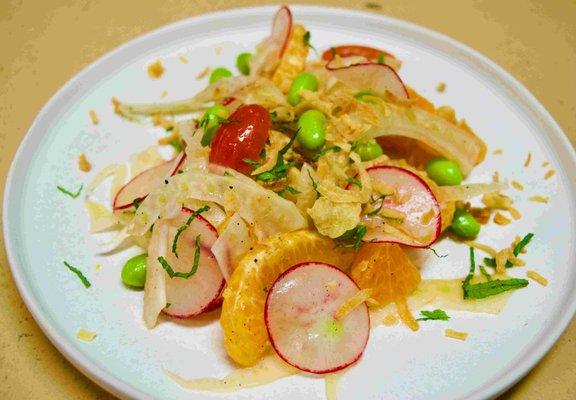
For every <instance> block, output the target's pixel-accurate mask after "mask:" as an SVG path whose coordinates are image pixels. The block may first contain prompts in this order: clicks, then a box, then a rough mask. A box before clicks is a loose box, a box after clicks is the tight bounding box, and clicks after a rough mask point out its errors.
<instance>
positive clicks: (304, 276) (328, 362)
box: [264, 262, 370, 374]
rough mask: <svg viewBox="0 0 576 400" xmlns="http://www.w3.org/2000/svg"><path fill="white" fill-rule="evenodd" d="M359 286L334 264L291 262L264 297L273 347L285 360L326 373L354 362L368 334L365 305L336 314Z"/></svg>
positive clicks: (297, 365) (363, 346)
mask: <svg viewBox="0 0 576 400" xmlns="http://www.w3.org/2000/svg"><path fill="white" fill-rule="evenodd" d="M358 290H359V288H358V286H357V285H356V284H355V283H354V281H353V280H352V279H351V278H350V277H349V276H348V275H346V274H345V273H344V272H342V271H341V270H339V269H338V268H336V267H334V266H332V265H328V264H323V263H317V262H308V263H302V264H298V265H295V266H293V267H291V268H290V269H288V270H287V271H285V272H284V273H283V274H282V275H280V276H279V277H278V279H277V280H276V282H274V284H273V285H272V288H271V289H270V290H269V292H268V297H267V298H266V306H265V311H264V318H265V321H266V328H267V329H268V335H269V337H270V342H271V343H272V346H273V347H274V349H275V350H276V352H277V353H278V355H279V356H280V357H281V358H282V359H283V360H284V361H286V362H287V363H288V364H290V365H292V366H294V367H296V368H298V369H300V370H302V371H307V372H312V373H314V374H325V373H328V372H334V371H338V370H341V369H343V368H345V367H347V366H348V365H350V364H353V363H354V362H356V361H357V360H358V359H359V358H360V356H361V355H362V353H363V352H364V348H365V347H366V343H367V342H368V336H369V335H370V317H369V315H368V308H367V307H366V304H361V305H360V306H358V307H357V308H355V309H354V310H352V311H351V312H350V313H349V314H348V315H346V317H344V318H343V319H342V320H338V319H336V317H335V314H336V312H337V311H338V309H339V308H340V306H342V304H343V303H344V302H345V301H346V300H348V299H349V298H351V297H352V296H354V295H355V294H356V293H357V292H358Z"/></svg>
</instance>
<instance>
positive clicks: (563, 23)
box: [0, 0, 576, 400]
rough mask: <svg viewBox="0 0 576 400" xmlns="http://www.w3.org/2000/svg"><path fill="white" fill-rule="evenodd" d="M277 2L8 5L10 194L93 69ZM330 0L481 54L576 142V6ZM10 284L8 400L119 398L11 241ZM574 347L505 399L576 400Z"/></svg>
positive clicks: (2, 80) (4, 334)
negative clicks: (37, 298) (32, 137)
mask: <svg viewBox="0 0 576 400" xmlns="http://www.w3.org/2000/svg"><path fill="white" fill-rule="evenodd" d="M271 3H275V2H258V1H249V0H248V1H246V0H228V1H225V0H210V1H207V0H196V1H189V0H162V1H157V0H154V1H153V0H138V1H136V0H129V1H128V0H126V1H118V0H99V1H93V0H45V1H41V2H40V1H32V0H28V1H26V0H12V1H9V0H2V3H1V4H0V38H2V46H1V47H2V51H1V52H0V115H1V117H0V179H1V181H0V198H2V196H3V192H4V181H5V179H6V173H7V171H8V168H9V166H10V162H11V161H12V158H13V156H14V153H15V152H16V149H17V148H18V145H19V143H20V141H21V140H22V138H23V136H24V134H25V133H26V130H27V129H28V127H29V125H30V124H31V123H32V121H33V119H34V117H35V115H36V114H37V113H38V111H39V110H40V108H41V107H42V105H43V104H44V103H45V102H46V101H47V100H48V99H49V98H50V97H51V96H52V95H53V94H54V92H55V91H56V90H57V89H58V88H59V87H60V86H61V85H62V84H64V83H65V82H66V81H67V80H68V79H70V77H72V76H73V75H74V74H75V73H77V72H78V71H79V70H81V69H82V68H83V67H84V66H86V65H87V64H88V63H90V62H92V61H94V60H96V59H98V58H99V57H100V56H101V55H102V54H104V53H106V52H107V51H108V50H110V49H112V48H114V47H116V46H118V45H119V44H122V43H124V42H126V41H128V40H130V39H132V38H134V37H135V36H138V35H139V34H141V33H144V32H148V31H150V30H152V29H155V28H158V27H160V26H162V25H164V24H167V23H170V22H173V21H176V20H179V19H183V18H186V17H189V16H192V15H197V14H201V13H204V12H209V11H216V10H224V9H228V8H231V7H242V6H251V5H252V6H253V5H262V4H271ZM294 3H303V4H313V3H319V2H318V1H317V2H309V1H298V2H294ZM321 3H322V4H324V5H330V6H341V7H344V6H346V7H353V8H357V9H362V10H366V11H370V12H373V13H377V14H383V15H388V16H391V17H395V18H400V19H404V20H407V21H410V22H414V23H417V24H420V25H422V26H425V27H428V28H431V29H433V30H436V31H438V32H442V33H444V34H446V35H448V36H451V37H453V38H455V39H456V40H459V41H461V42H463V43H465V44H467V45H469V46H471V47H473V48H474V49H476V50H478V51H480V52H481V53H483V54H485V55H487V56H488V57H489V58H491V59H492V60H494V61H495V62H496V63H498V64H500V65H501V66H503V67H504V68H505V69H506V70H508V71H510V72H511V73H512V74H513V75H514V76H515V77H516V78H517V79H519V80H520V81H521V82H522V83H523V84H524V85H525V86H527V87H528V89H529V90H530V91H531V92H532V93H534V94H535V95H536V97H537V98H538V99H539V100H540V101H541V102H542V103H543V104H544V106H545V107H546V108H547V109H548V110H549V111H550V112H551V113H552V116H553V117H554V118H555V119H556V121H558V123H559V124H560V126H561V127H562V129H563V130H564V132H565V133H566V135H567V136H568V138H569V139H570V141H571V142H572V144H573V145H574V144H576V101H575V100H576V94H575V93H576V78H575V77H574V73H575V72H576V1H574V0H555V1H550V2H544V1H540V0H531V1H530V0H525V1H516V0H512V1H511V0H509V1H506V2H499V1H494V0H492V1H490V0H459V1H447V0H436V1H424V0H419V1H415V0H414V1H407V0H385V1H384V0H369V1H366V0H362V1H357V2H350V1H344V0H332V1H324V2H321ZM455 16H458V17H457V18H456V17H455ZM0 288H1V293H2V295H1V296H0V309H1V310H2V312H1V313H0V382H1V383H0V395H2V396H1V397H2V398H10V399H12V398H18V399H23V398H27V399H28V398H34V399H52V398H74V399H109V398H113V397H112V396H111V395H110V394H108V393H106V392H105V391H104V390H102V389H100V388H99V387H98V386H97V385H95V384H94V383H92V382H91V381H90V380H89V379H88V378H86V377H84V376H83V375H82V374H81V373H80V372H79V371H77V370H76V369H75V368H74V367H73V366H72V365H71V364H69V363H68V362H67V361H66V360H65V359H64V358H63V356H62V355H60V354H59V353H58V351H57V350H56V349H55V348H54V347H53V346H52V345H51V344H50V342H49V341H48V339H47V338H46V337H45V336H44V335H43V333H42V331H41V330H40V329H39V328H38V326H37V325H36V323H35V321H34V319H33V318H32V316H31V315H30V313H29V312H28V310H27V309H26V306H25V305H24V303H23V302H22V300H21V298H20V296H19V295H18V292H17V290H16V287H15V285H14V282H13V280H12V277H11V275H10V272H9V269H8V262H7V260H6V253H5V250H4V242H3V238H2V237H1V236H0ZM575 340H576V320H574V321H572V323H571V324H570V326H569V327H568V329H567V330H566V332H565V333H564V334H563V335H562V337H561V338H560V340H559V341H558V342H557V343H556V345H555V346H554V347H553V349H552V350H551V351H550V353H549V354H548V355H547V356H546V357H545V358H544V359H543V360H542V361H541V362H540V363H539V364H538V366H536V368H534V370H533V371H532V372H530V374H529V375H528V376H527V377H526V378H524V379H523V380H522V381H520V382H519V383H518V384H517V385H516V386H515V387H513V388H512V389H511V390H509V391H508V392H507V393H506V394H504V395H503V396H502V398H504V399H526V400H529V399H542V398H554V399H558V400H561V399H574V398H576V345H575V343H574V341H575Z"/></svg>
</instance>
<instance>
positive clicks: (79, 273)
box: [64, 261, 92, 288]
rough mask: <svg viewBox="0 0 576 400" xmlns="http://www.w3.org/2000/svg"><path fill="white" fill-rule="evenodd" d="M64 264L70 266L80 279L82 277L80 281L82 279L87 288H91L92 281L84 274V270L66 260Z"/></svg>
mask: <svg viewBox="0 0 576 400" xmlns="http://www.w3.org/2000/svg"><path fill="white" fill-rule="evenodd" d="M64 265H65V266H66V268H68V269H69V270H70V271H72V272H74V273H75V274H76V276H77V277H78V279H80V281H82V284H83V285H84V287H85V288H89V287H90V286H92V284H91V283H90V281H89V280H88V279H86V277H85V276H84V274H83V273H82V271H80V270H79V269H78V268H76V267H74V266H72V265H70V264H68V263H67V262H66V261H64Z"/></svg>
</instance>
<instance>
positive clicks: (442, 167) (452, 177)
mask: <svg viewBox="0 0 576 400" xmlns="http://www.w3.org/2000/svg"><path fill="white" fill-rule="evenodd" d="M426 173H427V174H428V176H429V177H430V179H432V180H433V181H434V182H436V183H437V184H438V185H440V186H454V185H459V184H460V183H461V182H462V171H461V170H460V167H459V166H458V164H456V163H455V162H454V161H450V160H447V159H445V158H442V157H436V158H433V159H432V160H430V161H429V162H428V165H426Z"/></svg>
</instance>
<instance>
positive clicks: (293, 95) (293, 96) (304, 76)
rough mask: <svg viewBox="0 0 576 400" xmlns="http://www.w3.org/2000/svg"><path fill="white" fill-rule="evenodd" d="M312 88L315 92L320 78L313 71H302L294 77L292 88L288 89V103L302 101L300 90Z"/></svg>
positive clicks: (292, 103)
mask: <svg viewBox="0 0 576 400" xmlns="http://www.w3.org/2000/svg"><path fill="white" fill-rule="evenodd" d="M301 90H310V91H311V92H315V91H316V90H318V78H317V77H316V75H314V74H313V73H311V72H301V73H300V74H298V76H296V78H294V81H293V82H292V85H291V86H290V90H289V91H288V103H290V104H291V105H293V106H295V105H297V104H298V103H300V100H301V99H300V91H301Z"/></svg>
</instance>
